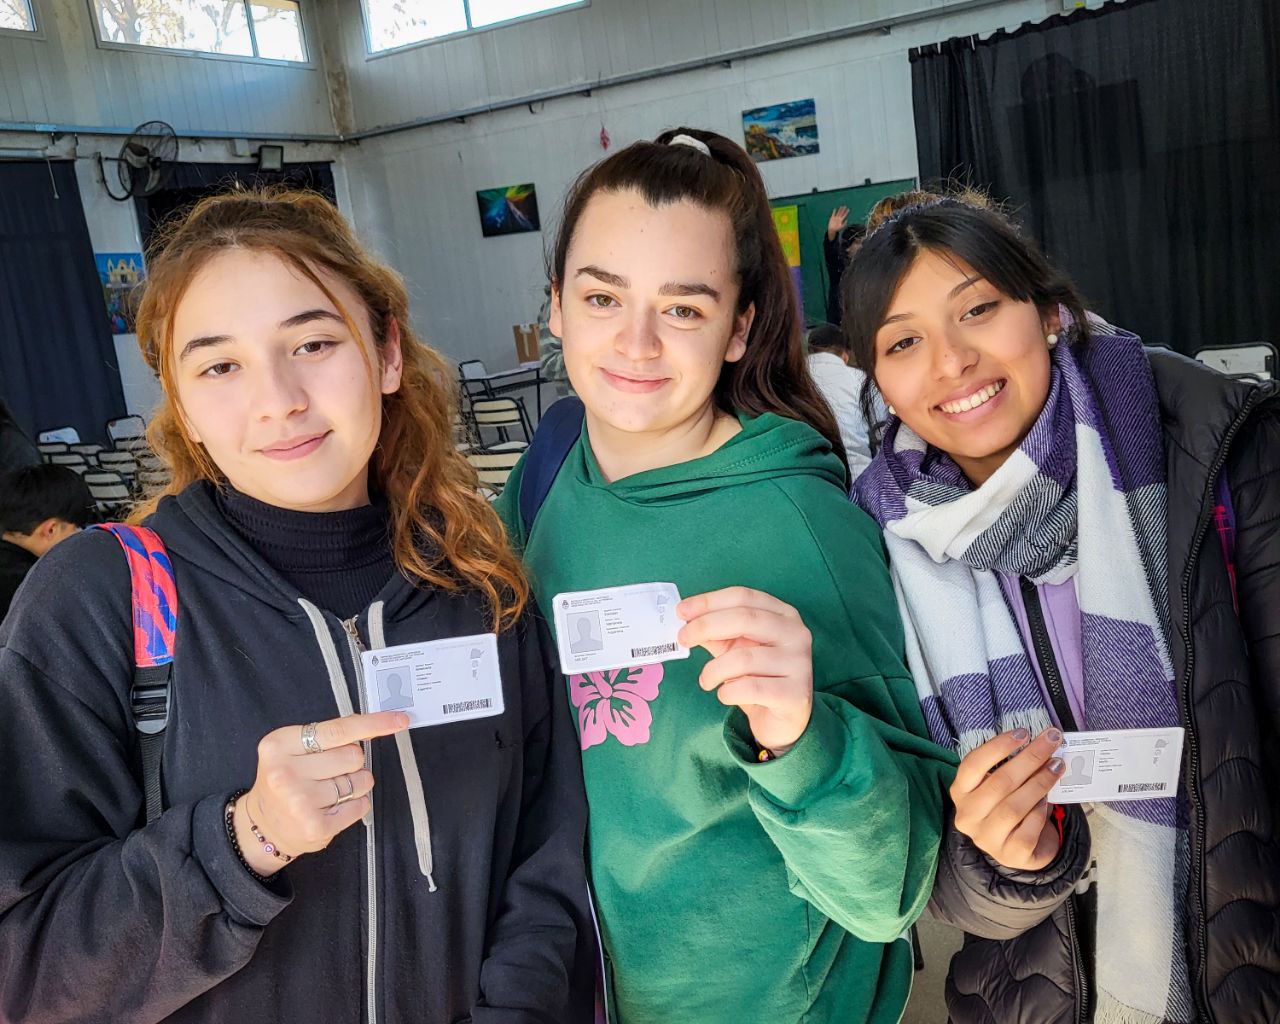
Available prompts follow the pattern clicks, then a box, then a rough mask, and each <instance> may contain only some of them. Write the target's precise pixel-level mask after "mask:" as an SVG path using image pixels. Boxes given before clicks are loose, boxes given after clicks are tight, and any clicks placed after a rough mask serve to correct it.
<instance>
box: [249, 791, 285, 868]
mask: <svg viewBox="0 0 1280 1024" xmlns="http://www.w3.org/2000/svg"><path fill="white" fill-rule="evenodd" d="M244 816H245V817H246V818H248V819H249V831H250V832H252V833H253V838H254V839H256V840H258V842H259V843H260V844H261V845H262V848H263V850H265V851H266V852H267V853H269V854H271V856H273V857H274V858H275V859H276V860H280V861H284V863H286V864H288V863H289V861H291V860H293V858H292V857H290V856H289V855H288V854H287V853H285V852H284V851H283V850H282V849H280V848H279V847H278V846H276V844H275V843H273V842H272V841H271V840H270V839H268V838H267V837H266V836H264V835H263V834H262V833H261V832H260V831H258V825H257V823H256V822H255V821H254V820H253V815H252V814H250V813H249V801H248V800H246V801H245V802H244Z"/></svg>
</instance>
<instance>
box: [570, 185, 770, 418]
mask: <svg viewBox="0 0 1280 1024" xmlns="http://www.w3.org/2000/svg"><path fill="white" fill-rule="evenodd" d="M737 303H738V282H737V274H736V270H735V258H734V242H733V232H732V227H731V225H730V223H729V218H728V216H727V215H726V214H724V213H721V212H718V211H712V210H707V209H705V208H703V207H700V206H697V205H695V204H694V203H691V202H689V201H687V200H683V201H680V202H675V203H669V204H666V205H663V206H657V207H655V206H650V205H649V204H648V203H647V202H646V201H645V199H644V197H643V196H642V195H641V194H640V193H639V192H638V191H634V190H626V191H622V192H599V193H597V194H596V195H594V196H593V197H592V198H591V200H590V201H589V202H588V203H587V206H586V209H585V210H584V211H583V214H582V217H581V219H580V220H579V221H578V224H577V226H576V228H575V230H574V232H573V238H572V241H571V242H570V245H569V249H568V253H567V255H566V258H565V268H564V280H563V281H562V282H561V283H560V287H559V288H558V289H557V290H556V291H555V292H554V293H553V296H552V306H551V323H550V327H551V331H552V333H554V334H556V335H557V336H559V337H560V338H562V339H563V340H564V361H565V368H566V369H567V370H568V372H569V379H570V380H571V381H572V383H573V387H574V390H575V391H577V393H578V394H579V396H581V398H582V401H583V404H584V405H585V406H586V408H587V416H588V425H589V428H590V429H591V430H592V438H593V440H594V439H595V438H596V437H597V436H598V435H599V434H600V432H611V433H612V434H613V435H614V436H615V437H618V436H626V435H629V439H630V442H631V443H643V436H644V435H651V436H660V435H662V434H663V433H665V432H668V431H673V430H678V429H680V428H681V427H683V426H684V425H686V424H690V423H693V422H696V421H698V420H699V419H701V418H705V417H707V416H708V415H712V416H713V415H714V406H713V393H714V391H715V387H716V382H717V381H718V380H719V377H720V371H721V369H722V368H723V367H724V364H725V363H726V362H735V361H737V360H739V359H741V358H742V356H743V354H744V353H745V352H746V339H747V335H748V332H749V331H750V329H751V322H752V319H753V317H754V315H755V311H754V308H748V309H747V311H746V312H744V313H742V314H739V313H738V312H737Z"/></svg>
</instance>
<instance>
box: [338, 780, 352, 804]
mask: <svg viewBox="0 0 1280 1024" xmlns="http://www.w3.org/2000/svg"><path fill="white" fill-rule="evenodd" d="M339 779H341V780H342V781H343V782H345V783H346V784H347V791H346V792H345V793H344V792H342V789H341V787H340V786H339V785H338V780H339ZM333 788H334V789H335V790H337V793H338V800H337V802H338V803H340V804H345V803H346V802H347V801H348V800H354V799H355V794H356V784H355V780H354V779H352V778H351V776H350V775H339V776H338V778H336V779H334V780H333Z"/></svg>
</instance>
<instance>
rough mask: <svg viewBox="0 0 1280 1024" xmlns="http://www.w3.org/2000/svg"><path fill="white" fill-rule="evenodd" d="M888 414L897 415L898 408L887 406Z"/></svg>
mask: <svg viewBox="0 0 1280 1024" xmlns="http://www.w3.org/2000/svg"><path fill="white" fill-rule="evenodd" d="M889 415H890V416H897V415H898V410H897V409H895V408H894V407H893V406H889Z"/></svg>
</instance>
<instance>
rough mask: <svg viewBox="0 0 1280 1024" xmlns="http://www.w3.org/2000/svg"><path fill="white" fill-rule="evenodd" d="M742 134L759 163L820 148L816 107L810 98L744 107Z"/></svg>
mask: <svg viewBox="0 0 1280 1024" xmlns="http://www.w3.org/2000/svg"><path fill="white" fill-rule="evenodd" d="M742 134H743V136H744V138H745V139H746V145H747V152H748V153H750V154H751V157H752V159H753V160H755V161H756V162H757V163H761V162H763V161H765V160H782V159H784V158H785V157H789V156H809V155H810V154H813V153H816V152H818V113H817V108H816V107H815V106H814V102H813V100H811V99H808V100H794V101H793V102H791V103H775V104H774V105H773V106H771V107H757V108H756V109H755V110H744V111H743V112H742Z"/></svg>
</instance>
